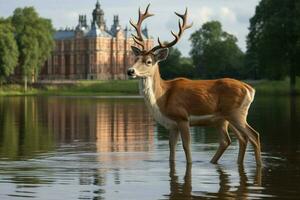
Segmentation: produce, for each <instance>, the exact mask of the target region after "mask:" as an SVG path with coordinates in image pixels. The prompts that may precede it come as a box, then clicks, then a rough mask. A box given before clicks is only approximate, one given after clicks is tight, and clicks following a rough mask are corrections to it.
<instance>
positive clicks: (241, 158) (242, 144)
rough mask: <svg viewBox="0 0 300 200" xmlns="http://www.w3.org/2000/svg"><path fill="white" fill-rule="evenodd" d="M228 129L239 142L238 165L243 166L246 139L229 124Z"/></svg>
mask: <svg viewBox="0 0 300 200" xmlns="http://www.w3.org/2000/svg"><path fill="white" fill-rule="evenodd" d="M229 128H230V129H231V130H232V132H233V133H234V134H235V136H236V137H237V139H238V141H239V155H238V160H237V163H238V164H240V165H241V164H243V162H244V158H245V153H246V149H247V143H248V137H247V136H245V135H243V134H242V133H240V132H239V131H238V130H237V129H236V128H235V127H234V126H232V125H231V124H229Z"/></svg>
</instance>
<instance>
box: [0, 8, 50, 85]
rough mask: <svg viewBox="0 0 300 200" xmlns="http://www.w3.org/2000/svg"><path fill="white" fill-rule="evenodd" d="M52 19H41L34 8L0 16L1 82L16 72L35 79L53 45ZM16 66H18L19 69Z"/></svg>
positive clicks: (18, 9) (25, 78)
mask: <svg viewBox="0 0 300 200" xmlns="http://www.w3.org/2000/svg"><path fill="white" fill-rule="evenodd" d="M53 33H54V29H53V27H52V23H51V20H49V19H45V18H41V17H39V15H38V14H37V12H36V11H35V9H34V8H33V7H25V8H17V9H16V10H15V11H14V13H13V15H12V16H10V17H8V18H6V19H4V18H0V83H3V82H5V81H7V79H8V77H10V75H11V74H13V73H15V72H17V73H18V74H19V75H20V76H22V77H23V79H24V83H25V90H26V87H27V79H29V80H34V79H36V78H37V75H38V74H39V71H40V68H41V67H42V65H43V63H44V62H45V60H46V59H47V58H48V57H49V56H50V53H51V51H52V49H53V47H54V41H53ZM16 67H17V68H18V69H17V70H16Z"/></svg>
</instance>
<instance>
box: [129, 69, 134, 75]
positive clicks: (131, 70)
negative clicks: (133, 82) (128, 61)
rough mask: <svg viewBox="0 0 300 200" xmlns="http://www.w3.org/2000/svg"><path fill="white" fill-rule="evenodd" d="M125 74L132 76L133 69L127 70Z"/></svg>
mask: <svg viewBox="0 0 300 200" xmlns="http://www.w3.org/2000/svg"><path fill="white" fill-rule="evenodd" d="M127 74H128V76H133V75H134V69H132V68H129V69H128V70H127Z"/></svg>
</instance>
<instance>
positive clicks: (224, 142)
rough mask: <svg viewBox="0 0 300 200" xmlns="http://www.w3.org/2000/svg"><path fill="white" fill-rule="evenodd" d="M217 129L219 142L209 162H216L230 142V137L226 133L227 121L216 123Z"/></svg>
mask: <svg viewBox="0 0 300 200" xmlns="http://www.w3.org/2000/svg"><path fill="white" fill-rule="evenodd" d="M217 129H218V130H219V132H220V142H219V147H218V150H217V152H216V153H215V155H214V157H213V158H212V159H211V161H210V162H211V163H213V164H216V163H217V162H218V160H219V159H220V157H221V156H222V155H223V153H224V152H225V150H226V149H227V147H228V146H229V145H230V144H231V139H230V137H229V134H228V121H225V120H224V121H222V122H220V124H218V126H217Z"/></svg>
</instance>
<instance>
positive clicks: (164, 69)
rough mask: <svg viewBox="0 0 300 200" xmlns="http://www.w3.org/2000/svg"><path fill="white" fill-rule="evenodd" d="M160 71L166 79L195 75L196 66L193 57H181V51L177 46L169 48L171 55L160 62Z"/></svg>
mask: <svg viewBox="0 0 300 200" xmlns="http://www.w3.org/2000/svg"><path fill="white" fill-rule="evenodd" d="M159 69H160V73H161V76H162V78H164V79H172V78H176V77H186V78H193V77H194V71H195V70H194V67H193V64H192V61H191V59H189V58H184V57H181V52H180V51H179V50H178V49H177V48H173V47H171V48H169V56H168V57H167V59H166V60H164V61H163V62H161V63H160V68H159Z"/></svg>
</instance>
